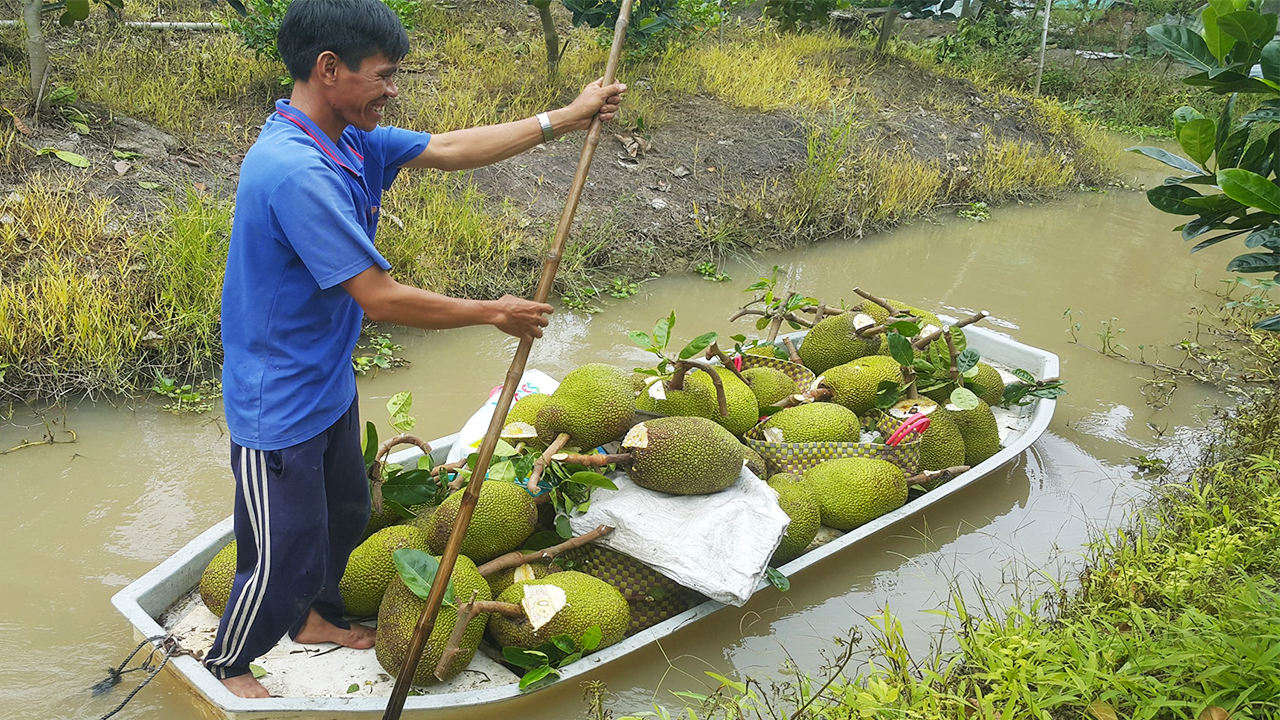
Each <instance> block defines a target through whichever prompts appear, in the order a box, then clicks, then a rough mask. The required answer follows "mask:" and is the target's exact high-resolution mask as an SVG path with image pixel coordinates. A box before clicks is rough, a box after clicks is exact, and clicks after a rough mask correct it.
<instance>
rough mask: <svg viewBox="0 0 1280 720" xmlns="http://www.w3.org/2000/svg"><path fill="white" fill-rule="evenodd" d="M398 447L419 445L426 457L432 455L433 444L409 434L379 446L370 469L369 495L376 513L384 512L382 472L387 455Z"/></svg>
mask: <svg viewBox="0 0 1280 720" xmlns="http://www.w3.org/2000/svg"><path fill="white" fill-rule="evenodd" d="M397 445H417V446H418V448H419V449H421V450H422V453H423V454H424V455H430V454H431V443H429V442H427V441H426V440H423V439H422V438H420V437H418V436H417V435H409V434H407V433H406V434H404V435H396V436H395V437H391V438H387V439H386V440H385V441H383V443H382V444H381V445H379V446H378V452H377V453H376V454H375V455H374V456H373V466H372V467H370V468H369V495H370V497H371V498H372V500H373V511H374V512H382V470H383V468H384V467H385V466H386V464H387V453H389V452H391V448H393V447H395V446H397Z"/></svg>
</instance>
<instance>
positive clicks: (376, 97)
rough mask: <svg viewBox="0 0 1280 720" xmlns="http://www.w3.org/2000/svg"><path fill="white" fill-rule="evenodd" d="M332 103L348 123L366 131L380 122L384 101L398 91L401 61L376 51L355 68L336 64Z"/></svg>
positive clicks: (385, 103)
mask: <svg viewBox="0 0 1280 720" xmlns="http://www.w3.org/2000/svg"><path fill="white" fill-rule="evenodd" d="M337 70H338V77H337V83H336V85H335V86H334V90H335V94H334V102H333V105H334V107H335V109H336V110H337V111H338V113H339V115H341V117H342V119H343V120H345V121H346V122H347V124H348V125H354V126H355V127H358V128H360V129H361V130H365V131H369V130H373V129H374V128H375V127H377V126H378V123H379V122H381V121H382V114H383V111H384V110H385V109H386V106H387V101H388V100H389V99H391V98H393V97H396V96H397V95H399V94H400V90H399V88H397V87H396V73H397V72H398V71H399V70H400V63H398V62H392V61H391V60H389V59H387V56H386V55H383V54H382V53H381V52H379V53H378V54H376V55H370V56H369V57H367V58H365V59H364V61H363V62H361V63H360V68H359V69H358V70H352V69H351V68H348V67H347V65H346V63H343V62H339V63H338V67H337Z"/></svg>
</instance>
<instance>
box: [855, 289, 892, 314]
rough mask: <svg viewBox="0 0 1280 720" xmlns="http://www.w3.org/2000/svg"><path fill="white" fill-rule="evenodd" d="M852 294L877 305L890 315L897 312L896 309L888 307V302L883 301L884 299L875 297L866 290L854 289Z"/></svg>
mask: <svg viewBox="0 0 1280 720" xmlns="http://www.w3.org/2000/svg"><path fill="white" fill-rule="evenodd" d="M853 292H854V293H855V294H856V295H858V297H861V298H862V299H863V300H870V301H871V302H873V303H875V304H877V305H879V306H880V307H882V308H884V309H885V310H888V311H889V314H890V315H895V314H897V312H898V308H896V307H894V306H892V305H890V304H889V301H888V300H885V299H884V298H879V297H876V296H875V295H872V294H871V293H869V292H867V291H866V290H863V289H862V288H860V287H856V288H854V289H853Z"/></svg>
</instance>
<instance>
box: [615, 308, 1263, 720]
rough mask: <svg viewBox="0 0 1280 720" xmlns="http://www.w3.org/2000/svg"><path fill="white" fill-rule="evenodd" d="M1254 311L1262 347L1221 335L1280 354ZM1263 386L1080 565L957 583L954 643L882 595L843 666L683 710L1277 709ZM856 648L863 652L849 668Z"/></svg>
mask: <svg viewBox="0 0 1280 720" xmlns="http://www.w3.org/2000/svg"><path fill="white" fill-rule="evenodd" d="M1257 317H1260V315H1258V314H1257V313H1256V311H1250V310H1249V309H1247V308H1243V309H1241V308H1237V309H1236V310H1232V311H1229V312H1228V313H1227V315H1226V317H1225V320H1226V326H1225V328H1224V329H1223V330H1222V333H1223V334H1224V335H1225V336H1230V337H1232V338H1234V341H1238V342H1237V343H1236V344H1239V345H1244V346H1251V347H1237V348H1235V350H1243V352H1241V353H1239V354H1234V351H1232V350H1231V349H1229V348H1225V347H1223V348H1218V349H1215V352H1216V351H1217V350H1222V351H1223V352H1233V356H1234V357H1239V358H1245V359H1247V360H1248V367H1244V366H1241V367H1238V368H1237V370H1238V371H1240V372H1242V373H1245V374H1248V375H1252V374H1255V373H1257V372H1259V371H1265V370H1266V368H1272V369H1274V362H1275V361H1274V358H1275V357H1276V352H1277V349H1280V340H1277V339H1276V338H1275V337H1274V336H1267V335H1262V336H1253V335H1251V334H1250V333H1249V332H1248V331H1247V326H1248V323H1249V322H1250V321H1252V320H1253V319H1256V318H1257ZM1229 382H1235V381H1234V380H1230V381H1229ZM1255 388H1256V389H1255V391H1254V393H1253V396H1252V397H1250V398H1249V399H1247V400H1246V401H1245V402H1244V403H1243V404H1242V405H1241V406H1240V407H1238V408H1235V409H1233V410H1231V411H1229V412H1223V413H1221V414H1220V415H1219V416H1218V418H1217V419H1216V421H1215V423H1214V426H1213V427H1212V428H1210V429H1211V431H1212V435H1213V438H1214V439H1213V441H1212V443H1211V444H1210V445H1208V446H1207V447H1206V448H1205V449H1204V451H1203V453H1202V455H1201V456H1200V457H1199V460H1198V462H1197V463H1196V465H1197V466H1196V467H1195V468H1194V470H1192V471H1190V472H1189V473H1187V474H1185V475H1182V476H1178V477H1165V478H1162V479H1161V480H1159V481H1157V483H1156V484H1155V485H1154V487H1153V489H1152V495H1151V498H1150V500H1149V501H1148V502H1146V503H1145V504H1143V505H1142V506H1141V507H1140V508H1139V509H1137V510H1136V511H1135V512H1133V514H1132V515H1131V516H1130V519H1129V521H1128V523H1127V524H1126V525H1125V526H1124V527H1123V528H1121V529H1118V530H1105V531H1099V532H1097V533H1096V534H1095V535H1094V539H1093V540H1092V541H1091V542H1090V543H1089V544H1088V546H1087V547H1086V549H1085V557H1084V560H1083V568H1082V570H1081V572H1080V573H1079V574H1078V576H1076V577H1074V578H1072V579H1070V580H1068V581H1065V582H1063V583H1062V584H1060V585H1055V586H1054V588H1053V590H1052V591H1051V592H1049V593H1048V594H1046V595H1042V596H1035V597H1027V596H1025V595H1024V596H1023V597H1022V599H1021V601H1020V602H1019V604H1017V605H1014V606H1012V607H1008V608H1000V607H998V606H993V605H991V604H990V603H989V602H987V601H985V600H983V599H982V598H979V597H974V596H973V595H972V594H969V595H968V596H961V595H959V594H957V595H956V596H955V597H954V598H953V606H954V607H955V608H957V609H956V610H953V611H951V612H949V613H948V615H947V618H948V626H949V631H950V632H952V633H953V634H954V639H955V642H954V645H955V646H956V648H955V650H954V651H952V652H950V653H947V654H945V655H940V656H936V657H931V658H924V659H921V658H912V657H911V656H910V654H909V652H908V651H907V649H906V646H905V643H904V641H903V635H902V628H901V626H900V625H899V624H898V621H897V620H896V618H895V617H894V616H893V615H891V614H890V613H889V612H888V610H886V611H885V612H884V614H882V615H880V616H876V617H873V618H871V627H869V628H865V629H864V630H865V633H866V634H867V636H868V637H870V639H871V642H869V643H867V644H866V646H865V647H864V648H861V649H859V652H858V653H855V652H854V648H852V647H848V648H845V649H846V650H848V652H843V653H842V654H840V655H839V660H840V662H838V663H837V665H838V667H839V670H838V671H837V672H834V673H832V674H830V675H828V676H825V677H820V678H808V677H803V678H798V679H797V678H788V679H787V680H785V681H778V682H775V683H770V682H768V681H764V682H757V681H755V680H748V681H744V682H742V683H738V682H736V681H735V682H731V683H726V684H724V685H722V686H721V687H720V688H719V689H718V690H717V691H716V692H714V693H713V694H712V695H711V696H710V697H708V699H707V700H706V702H705V703H703V704H702V705H701V706H699V707H696V708H690V709H689V713H690V714H689V715H685V716H682V717H695V718H699V719H704V718H725V719H729V718H734V719H739V718H790V719H791V720H817V719H819V718H821V719H823V720H828V719H835V718H840V719H846V718H848V719H852V718H872V717H875V718H922V719H923V718H955V719H956V720H961V719H970V720H972V719H975V718H982V719H989V720H995V719H997V718H1000V719H1001V720H1011V719H1013V718H1045V719H1050V718H1051V719H1058V718H1082V717H1088V718H1094V719H1095V720H1109V719H1111V718H1134V719H1143V720H1148V719H1149V720H1165V719H1168V720H1173V719H1174V718H1200V719H1202V720H1209V719H1214V720H1224V719H1225V718H1235V719H1237V720H1239V719H1242V718H1274V717H1276V716H1277V714H1280V662H1277V660H1278V659H1280V585H1278V583H1277V579H1278V578H1280V395H1277V394H1276V393H1275V392H1274V387H1273V385H1272V384H1271V383H1265V384H1262V385H1260V386H1255ZM863 653H865V655H864V654H863ZM858 659H866V660H867V665H866V666H865V667H866V668H867V669H865V670H863V671H861V672H858V673H853V672H850V673H847V674H846V673H845V672H844V668H845V667H851V666H853V662H851V661H856V660H858ZM598 714H599V713H598V708H597V716H598ZM672 717H675V716H674V715H672ZM619 720H623V719H619Z"/></svg>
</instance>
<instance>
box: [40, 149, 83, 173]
mask: <svg viewBox="0 0 1280 720" xmlns="http://www.w3.org/2000/svg"><path fill="white" fill-rule="evenodd" d="M36 155H53V156H54V157H56V158H58V159H59V160H61V161H62V162H64V163H66V164H68V165H73V166H75V167H78V168H87V167H89V158H87V157H85V156H83V155H77V154H76V153H73V152H71V151H70V150H59V149H58V148H53V147H44V148H40V149H39V150H37V151H36Z"/></svg>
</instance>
